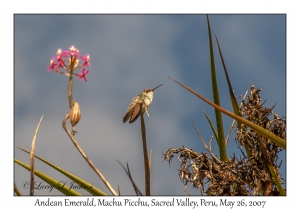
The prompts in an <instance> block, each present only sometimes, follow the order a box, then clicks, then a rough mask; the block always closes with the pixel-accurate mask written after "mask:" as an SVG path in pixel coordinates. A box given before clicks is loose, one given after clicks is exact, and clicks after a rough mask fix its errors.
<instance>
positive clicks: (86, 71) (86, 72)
mask: <svg viewBox="0 0 300 210" xmlns="http://www.w3.org/2000/svg"><path fill="white" fill-rule="evenodd" d="M89 72H90V71H89V70H87V69H85V68H83V69H82V72H81V73H80V74H76V75H77V76H78V77H79V80H82V79H84V81H85V82H86V81H87V79H86V77H85V75H87V74H88V73H89Z"/></svg>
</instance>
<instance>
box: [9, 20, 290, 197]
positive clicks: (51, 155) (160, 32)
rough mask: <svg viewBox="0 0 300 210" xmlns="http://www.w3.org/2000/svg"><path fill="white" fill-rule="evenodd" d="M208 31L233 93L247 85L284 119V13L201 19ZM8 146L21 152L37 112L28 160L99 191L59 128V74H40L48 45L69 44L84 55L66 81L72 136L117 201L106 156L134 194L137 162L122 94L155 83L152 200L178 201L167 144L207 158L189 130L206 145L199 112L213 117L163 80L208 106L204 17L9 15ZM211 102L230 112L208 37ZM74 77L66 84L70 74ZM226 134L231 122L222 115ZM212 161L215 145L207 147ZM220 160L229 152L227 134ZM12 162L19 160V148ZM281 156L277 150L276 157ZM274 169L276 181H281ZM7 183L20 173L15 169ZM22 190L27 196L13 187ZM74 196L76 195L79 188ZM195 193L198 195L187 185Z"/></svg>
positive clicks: (150, 131) (207, 134) (134, 127)
mask: <svg viewBox="0 0 300 210" xmlns="http://www.w3.org/2000/svg"><path fill="white" fill-rule="evenodd" d="M209 18H210V24H211V29H212V34H213V35H215V34H216V35H217V36H218V40H219V43H220V45H221V48H222V52H223V56H224V59H225V62H226V66H227V69H228V72H229V76H230V78H231V81H232V85H233V88H234V90H235V93H236V95H242V94H244V93H245V92H246V91H247V90H249V88H250V87H251V85H252V84H254V85H255V86H256V87H261V88H262V92H261V97H262V98H263V99H266V100H267V101H266V103H265V105H266V106H267V107H271V106H272V105H274V104H275V103H276V107H275V108H274V111H275V112H276V113H277V114H278V115H279V116H286V16H285V15H210V16H209ZM14 24H15V25H14V33H15V34H14V44H15V45H14V56H15V57H14V58H15V60H14V64H15V66H14V67H15V69H14V82H15V83H14V99H15V100H14V145H15V147H16V146H18V147H22V148H24V149H27V150H29V149H30V146H31V141H32V137H33V134H34V131H35V129H36V126H37V124H38V121H39V119H40V117H41V116H42V115H43V114H44V119H43V122H42V124H41V127H40V130H39V133H38V137H37V142H36V154H37V155H39V156H41V157H42V158H45V159H46V160H48V161H51V162H52V163H54V164H57V165H58V166H59V167H61V168H64V169H66V170H67V171H69V172H71V173H74V174H75V175H77V176H79V177H81V178H83V179H85V180H87V181H89V182H90V183H92V184H93V185H94V186H96V187H98V188H100V189H102V190H103V191H105V192H107V193H109V192H108V190H107V189H106V188H105V186H104V185H103V183H102V181H100V180H99V178H98V176H97V175H96V174H95V172H94V171H93V170H92V169H91V168H90V167H89V166H88V164H87V163H86V162H85V160H84V159H83V158H82V157H81V155H80V154H79V153H78V152H77V150H76V149H75V147H74V146H73V143H72V142H71V140H70V139H69V138H68V136H67V135H66V133H65V132H64V130H63V129H62V127H61V123H62V120H63V117H64V115H65V114H66V113H67V112H68V98H67V86H68V78H67V77H66V76H63V75H61V74H57V73H54V72H48V71H47V70H46V69H47V67H48V66H49V61H50V59H51V58H52V57H53V56H54V55H55V53H56V51H57V49H58V48H63V49H68V48H69V46H70V45H75V46H76V47H77V48H78V49H79V50H80V52H81V53H82V55H85V54H87V53H88V54H90V56H91V61H90V62H91V65H92V66H91V67H89V70H90V73H89V74H88V75H87V79H88V81H87V82H84V81H79V80H75V81H74V86H73V97H74V100H75V101H77V102H79V104H80V106H81V112H82V117H81V120H80V122H79V123H78V125H76V129H77V130H78V132H79V134H78V135H76V136H75V137H76V140H77V141H78V143H79V144H80V145H81V147H82V149H83V150H84V151H85V153H86V154H87V155H88V157H89V158H90V159H91V160H92V161H93V163H94V164H95V165H96V166H97V167H98V169H99V170H100V171H101V172H102V173H103V174H104V176H105V177H106V178H107V179H108V181H109V182H110V183H111V185H112V186H113V187H114V189H117V187H118V185H120V189H121V193H122V194H123V195H133V194H134V191H133V189H132V187H131V184H130V181H129V180H128V178H127V176H126V175H125V172H124V171H123V169H122V168H121V167H120V166H119V165H118V163H117V162H116V160H119V161H121V162H122V163H124V164H126V162H128V163H129V166H130V168H131V172H132V175H133V178H134V180H135V181H136V183H137V185H138V186H139V188H140V189H141V190H142V191H144V183H143V180H144V173H143V159H142V158H143V156H142V144H141V134H140V125H139V121H136V123H134V124H128V123H126V124H123V123H122V118H123V116H124V114H125V112H126V110H127V107H128V105H129V103H130V102H131V100H132V98H133V97H135V96H136V95H137V94H139V93H140V92H141V91H142V90H143V89H144V88H154V87H155V86H157V85H159V84H164V85H163V86H162V87H160V88H159V89H157V90H156V91H155V93H154V99H153V103H152V104H151V106H150V108H149V114H150V117H148V116H146V115H145V120H146V126H147V141H148V149H149V150H150V149H151V150H153V163H152V170H151V172H152V174H151V176H152V177H151V181H152V186H151V191H152V194H153V195H186V194H185V193H184V192H183V189H184V186H183V183H181V182H180V181H179V180H178V173H177V168H178V167H179V166H178V161H177V157H175V158H174V160H173V161H172V163H171V165H170V167H169V164H168V163H167V162H162V160H163V156H162V152H163V151H165V150H167V149H168V148H176V147H181V146H183V145H184V146H185V147H189V148H193V150H195V151H197V152H199V153H200V152H207V151H206V150H205V148H204V146H203V145H202V143H201V142H200V140H199V139H198V137H197V134H196V132H195V131H194V128H193V126H192V122H194V123H195V125H196V126H197V128H198V130H199V132H200V133H201V135H202V137H203V138H204V140H205V141H206V142H209V140H210V138H211V136H212V135H213V134H212V132H211V130H210V127H209V125H208V123H207V121H206V118H205V116H204V114H203V112H202V109H204V110H205V111H206V112H207V113H208V115H209V116H210V117H211V118H212V119H213V120H214V111H213V109H212V108H211V107H210V106H209V105H207V104H205V103H204V102H203V101H201V100H200V99H198V98H197V97H195V96H194V95H192V94H191V93H189V92H188V91H186V90H185V89H183V88H181V87H180V86H179V85H177V84H176V83H174V82H172V81H171V80H169V79H168V78H167V77H168V76H170V77H172V78H174V79H176V80H177V81H180V82H181V83H183V84H185V85H187V86H189V87H191V88H192V89H194V90H195V91H197V92H199V93H200V94H202V95H204V96H205V97H207V98H209V99H210V100H212V91H211V79H210V71H209V68H210V66H209V48H208V32H207V25H206V17H205V15H15V16H14ZM214 50H215V57H216V59H215V62H216V68H217V77H218V80H219V90H220V94H221V105H222V106H223V107H224V108H226V109H228V110H232V109H231V105H230V101H229V99H228V97H229V95H228V90H227V86H226V81H225V77H224V73H223V70H222V65H221V61H220V59H219V56H218V51H217V47H216V42H215V40H214ZM75 79H76V78H75ZM223 119H224V122H225V123H226V125H225V133H226V134H227V132H228V129H229V126H230V124H231V119H230V118H228V117H226V116H224V117H223ZM213 149H214V152H215V154H217V155H218V150H217V147H216V144H213ZM227 151H228V154H229V156H232V154H233V153H235V154H239V151H238V150H237V147H236V144H235V141H234V139H233V134H232V135H231V139H230V142H229V145H228V148H227ZM14 155H15V158H17V159H19V160H22V161H24V162H25V163H29V157H28V155H27V154H25V153H24V152H22V151H20V150H18V149H15V151H14ZM281 158H282V159H285V154H284V153H283V154H282V155H281ZM285 165H286V164H285V163H283V169H284V170H283V171H282V173H283V177H286V175H285ZM36 169H38V170H40V171H42V172H44V173H46V174H48V175H50V176H52V177H54V178H55V179H57V180H64V181H68V183H70V181H69V180H68V179H66V178H65V177H64V176H62V175H61V174H59V173H56V172H54V171H53V170H52V169H51V168H50V167H48V166H46V165H45V164H43V163H41V162H40V161H36ZM14 171H15V182H16V184H17V186H22V183H23V182H25V181H28V179H29V173H28V171H26V170H25V169H23V168H21V167H20V166H19V165H15V168H14ZM19 188H20V190H21V192H23V193H24V194H26V193H27V192H28V190H26V189H22V187H19ZM80 192H81V193H84V191H80ZM188 192H189V193H191V194H193V195H198V194H199V191H198V190H195V189H192V188H188ZM35 193H36V194H37V195H60V193H59V192H58V191H56V190H53V191H52V192H48V191H47V190H36V191H35Z"/></svg>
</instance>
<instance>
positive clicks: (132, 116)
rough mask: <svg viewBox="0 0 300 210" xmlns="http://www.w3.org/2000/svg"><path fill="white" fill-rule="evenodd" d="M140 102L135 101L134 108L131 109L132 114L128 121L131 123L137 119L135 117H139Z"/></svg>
mask: <svg viewBox="0 0 300 210" xmlns="http://www.w3.org/2000/svg"><path fill="white" fill-rule="evenodd" d="M141 103H142V100H139V101H138V103H136V105H135V107H134V109H133V110H132V114H131V118H130V120H129V123H133V122H134V121H136V120H137V118H139V116H140V110H141V106H140V104H141Z"/></svg>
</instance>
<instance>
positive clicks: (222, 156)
mask: <svg viewBox="0 0 300 210" xmlns="http://www.w3.org/2000/svg"><path fill="white" fill-rule="evenodd" d="M206 18H207V27H208V38H209V52H210V69H211V79H212V90H213V98H214V103H215V104H217V105H219V106H220V105H221V103H220V96H219V91H218V82H217V75H216V67H215V61H214V51H213V44H212V38H211V30H210V24H209V19H208V15H206ZM215 115H216V123H217V129H218V147H219V153H220V159H221V160H223V161H226V160H228V156H227V152H226V144H225V135H224V125H223V118H222V113H221V112H220V111H219V110H218V109H215Z"/></svg>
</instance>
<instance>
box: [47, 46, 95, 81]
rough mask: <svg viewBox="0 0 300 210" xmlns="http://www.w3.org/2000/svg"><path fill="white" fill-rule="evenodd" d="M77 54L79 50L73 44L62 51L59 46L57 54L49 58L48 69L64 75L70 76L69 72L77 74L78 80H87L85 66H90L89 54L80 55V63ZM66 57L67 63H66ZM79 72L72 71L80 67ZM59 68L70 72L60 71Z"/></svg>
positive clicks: (87, 71)
mask: <svg viewBox="0 0 300 210" xmlns="http://www.w3.org/2000/svg"><path fill="white" fill-rule="evenodd" d="M79 54H80V51H79V50H78V49H77V48H75V46H73V45H72V46H71V47H70V48H69V50H65V51H63V50H62V49H61V48H60V49H58V50H57V54H56V55H55V56H54V57H53V58H52V59H51V60H50V66H49V67H48V68H47V70H48V71H55V72H58V73H61V74H64V75H66V76H70V74H74V75H76V76H78V78H79V80H82V79H84V81H87V79H86V75H87V74H88V73H89V70H87V69H86V68H85V67H87V66H91V64H90V62H89V61H90V55H89V54H87V55H84V56H80V58H81V60H82V61H83V63H82V64H80V65H78V63H79V59H78V57H79ZM66 59H68V64H66ZM82 67H83V69H82V71H81V73H73V72H74V71H75V70H76V69H79V68H82ZM61 69H65V70H67V71H68V72H69V73H70V74H68V73H65V72H63V71H61Z"/></svg>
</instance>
